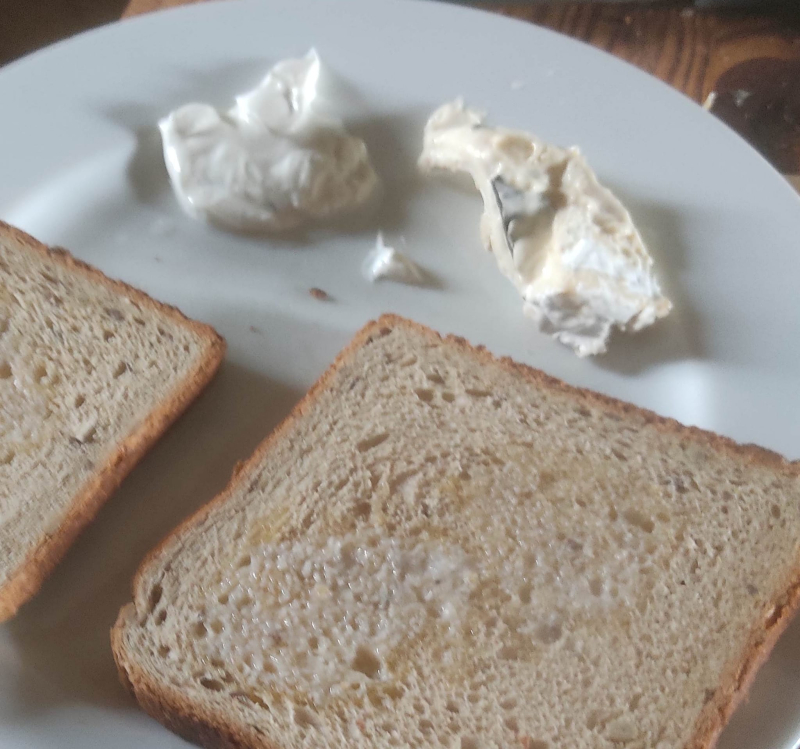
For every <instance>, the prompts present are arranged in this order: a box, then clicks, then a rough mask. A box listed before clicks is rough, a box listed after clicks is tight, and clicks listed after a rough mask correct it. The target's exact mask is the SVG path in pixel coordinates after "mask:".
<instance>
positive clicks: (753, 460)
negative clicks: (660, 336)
mask: <svg viewBox="0 0 800 749" xmlns="http://www.w3.org/2000/svg"><path fill="white" fill-rule="evenodd" d="M799 473H800V472H799V471H798V468H797V466H795V465H792V464H790V463H787V462H786V461H784V460H783V459H782V458H780V457H779V456H777V455H775V454H773V453H770V452H767V451H765V450H761V449H759V448H755V447H741V446H738V445H735V444H734V443H732V442H730V441H728V440H726V439H723V438H721V437H718V436H716V435H713V434H709V433H706V432H702V431H699V430H697V429H691V428H686V427H683V426H680V425H679V424H677V423H675V422H673V421H669V420H665V419H661V418H659V417H657V416H655V415H654V414H652V413H649V412H646V411H642V410H640V409H638V408H635V407H633V406H630V405H626V404H623V403H620V402H617V401H613V400H610V399H608V398H604V397H602V396H599V395H596V394H593V393H590V392H587V391H580V390H576V389H573V388H570V387H568V386H566V385H564V384H563V383H560V382H558V381H555V380H553V379H551V378H548V377H547V376H546V375H543V374H542V373H540V372H537V371H535V370H532V369H529V368H527V367H522V366H519V365H516V364H514V363H512V362H510V361H508V360H496V359H494V358H492V357H491V356H490V355H489V354H488V353H486V352H485V351H483V350H481V349H474V348H472V347H470V346H469V345H468V344H466V343H465V342H464V341H462V340H460V339H453V338H449V339H442V338H440V337H439V336H437V335H436V334H435V333H433V332H432V331H429V330H427V329H425V328H422V327H421V326H418V325H415V324H413V323H410V322H408V321H404V320H401V319H399V318H396V317H384V318H382V319H381V320H379V321H378V322H377V323H373V324H371V325H369V326H367V328H365V329H364V330H363V331H362V332H361V333H360V334H359V335H358V336H357V337H356V339H355V340H354V342H353V343H352V344H351V345H350V346H349V347H348V349H346V350H345V352H343V353H342V355H341V356H340V357H339V359H338V360H337V361H336V363H335V364H334V366H333V367H332V369H331V370H330V371H329V372H328V373H327V374H326V375H325V376H324V377H323V378H322V379H321V380H320V382H319V383H318V384H317V385H316V386H315V387H314V388H313V389H312V390H311V392H310V393H309V394H308V396H306V398H305V399H304V400H303V401H302V402H301V403H300V404H299V405H298V406H297V408H296V410H295V412H294V413H293V415H292V416H291V417H290V418H289V419H288V420H287V421H286V422H285V423H284V424H283V426H282V427H280V428H279V429H278V430H277V431H276V432H275V433H274V434H273V435H272V436H271V437H270V438H269V439H268V440H267V441H266V442H265V443H264V444H262V445H261V447H260V448H259V449H258V450H257V451H256V453H255V454H254V455H253V457H252V458H251V459H250V460H249V461H248V462H247V463H246V464H245V465H244V466H243V467H241V468H240V469H239V470H238V472H237V473H236V475H235V476H234V478H233V480H232V482H231V484H230V486H229V487H228V488H227V490H226V491H225V492H224V493H223V494H222V495H221V496H219V497H218V498H217V499H216V500H215V501H213V502H212V503H211V504H209V505H208V506H207V507H206V508H204V509H203V510H201V511H200V512H199V513H198V514H196V515H195V516H194V517H192V518H191V519H189V520H188V521H187V522H186V523H184V524H183V525H182V526H181V527H180V528H178V529H177V530H176V531H175V532H174V533H173V534H172V535H171V536H170V537H168V538H167V539H166V540H165V541H164V543H163V544H162V545H161V546H160V547H159V548H157V549H156V550H155V551H154V552H153V553H152V554H151V555H150V556H149V558H148V559H147V560H146V561H145V563H144V564H143V565H142V567H141V569H140V571H139V573H138V575H137V578H136V580H135V584H134V601H133V603H131V604H129V605H128V606H126V607H125V608H124V609H123V610H122V611H121V613H120V616H119V619H118V622H117V624H116V626H115V628H114V630H113V632H112V644H113V649H114V654H115V658H116V660H117V664H118V667H119V670H120V674H121V676H122V679H123V681H124V682H125V683H126V684H127V685H128V687H129V688H130V689H131V690H132V692H133V694H134V695H135V697H136V699H137V700H138V701H139V703H140V704H141V705H142V707H143V708H144V709H145V710H147V711H148V712H149V713H150V714H151V715H153V716H154V717H156V718H157V719H158V720H160V721H162V722H163V723H164V724H165V725H166V726H168V727H169V728H171V729H172V730H174V731H176V732H178V733H180V734H181V735H183V736H185V737H187V738H189V739H191V740H193V741H196V742H199V743H201V744H204V745H205V746H209V747H212V746H237V747H283V748H284V749H297V748H299V747H312V746H313V747H344V746H349V747H364V749H367V748H369V749H374V748H378V749H389V748H390V747H414V748H422V747H426V748H427V747H432V746H442V747H447V748H448V749H488V748H489V747H497V748H500V747H504V748H507V747H514V746H522V747H523V749H557V748H558V747H568V748H569V749H620V748H623V749H688V748H691V749H699V748H700V747H710V746H711V745H712V744H713V743H714V741H715V738H716V736H717V734H718V733H719V731H720V730H721V728H722V726H723V725H724V724H725V722H726V721H727V719H728V717H729V715H730V714H731V712H732V711H733V709H734V708H735V706H736V704H737V702H738V701H739V700H740V699H741V697H742V695H743V694H744V692H745V690H746V689H747V686H748V684H749V682H750V680H751V679H752V677H753V674H754V673H755V670H756V668H757V667H758V665H759V663H760V662H761V661H762V660H763V658H764V657H765V656H766V654H767V653H768V651H769V649H770V648H771V646H772V645H773V643H774V642H775V640H776V638H777V637H778V635H779V633H780V631H781V630H782V629H783V627H784V626H785V624H786V622H787V621H788V619H789V616H790V614H791V612H792V611H793V610H794V609H795V607H796V606H797V602H798V579H799V577H800V575H799V572H800V569H799V564H798V561H799V558H800V553H799V550H798V541H800V476H799V475H798V474H799Z"/></svg>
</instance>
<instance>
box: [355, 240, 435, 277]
mask: <svg viewBox="0 0 800 749" xmlns="http://www.w3.org/2000/svg"><path fill="white" fill-rule="evenodd" d="M361 270H362V272H363V274H364V278H366V279H367V281H370V282H371V283H374V282H375V281H379V280H380V279H382V278H386V279H389V280H390V281H397V282H399V283H407V284H412V285H422V284H424V283H425V274H424V273H423V271H422V269H421V268H420V267H419V266H418V265H417V264H416V263H415V262H414V261H413V260H411V258H409V257H407V256H406V255H404V254H403V253H402V252H400V251H398V250H396V249H395V248H394V247H388V246H387V245H386V244H385V242H384V241H383V234H381V233H380V232H379V233H378V238H377V240H376V241H375V249H374V250H371V251H370V252H369V254H368V255H367V256H366V257H365V258H364V264H363V265H362V268H361Z"/></svg>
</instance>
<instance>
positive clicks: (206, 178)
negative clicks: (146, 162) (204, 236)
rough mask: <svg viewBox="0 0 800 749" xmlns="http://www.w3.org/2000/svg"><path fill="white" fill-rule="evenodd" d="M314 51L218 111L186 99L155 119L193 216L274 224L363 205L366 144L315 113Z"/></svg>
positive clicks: (237, 225) (247, 227)
mask: <svg viewBox="0 0 800 749" xmlns="http://www.w3.org/2000/svg"><path fill="white" fill-rule="evenodd" d="M319 75H320V61H319V57H318V56H317V54H316V52H315V51H314V50H311V52H309V53H308V54H307V55H306V56H305V57H304V58H302V59H299V60H284V61H282V62H279V63H278V64H277V65H275V66H274V67H273V68H272V69H271V70H270V71H269V72H268V73H267V75H266V77H265V78H264V80H263V81H262V82H261V83H260V84H259V85H258V86H257V87H256V88H255V89H253V90H252V91H249V92H247V93H244V94H242V95H241V96H238V97H237V98H236V104H235V105H234V106H233V108H231V109H230V110H228V111H227V112H221V111H219V110H218V109H216V108H214V107H213V106H211V105H209V104H186V105H184V106H182V107H180V108H178V109H176V110H175V111H174V112H172V113H170V114H169V115H168V116H167V117H165V118H164V119H163V120H161V122H159V127H160V128H161V136H162V139H163V145H164V160H165V162H166V165H167V171H168V172H169V176H170V180H171V182H172V187H173V189H174V191H175V194H176V196H177V197H178V200H179V201H180V204H181V205H182V206H183V208H184V209H185V210H186V212H187V213H189V215H191V216H193V217H195V218H199V219H204V220H207V221H210V222H212V223H215V224H218V225H220V226H223V227H225V228H229V229H234V230H238V231H278V230H283V229H290V228H292V227H295V226H298V225H300V224H302V223H304V222H306V221H309V220H313V219H319V218H324V217H327V216H330V215H332V214H336V213H339V212H342V211H346V210H348V209H351V208H354V207H356V206H359V205H361V204H362V203H364V202H365V201H366V200H367V199H368V198H369V197H370V195H372V193H373V191H374V190H375V188H376V186H377V182H378V180H377V177H376V175H375V171H374V170H373V168H372V165H371V164H370V161H369V156H368V154H367V148H366V146H365V145H364V142H363V141H362V140H360V139H359V138H356V137H354V136H352V135H348V134H347V133H346V132H345V130H344V128H343V126H342V124H341V123H340V122H338V121H336V120H333V119H331V118H329V117H325V116H324V115H322V114H321V113H320V112H319V111H318V107H317V106H316V102H317V84H318V80H319Z"/></svg>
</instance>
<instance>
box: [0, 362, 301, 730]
mask: <svg viewBox="0 0 800 749" xmlns="http://www.w3.org/2000/svg"><path fill="white" fill-rule="evenodd" d="M300 395H301V393H299V392H297V391H295V390H293V389H292V388H290V387H287V386H286V385H284V384H282V383H279V382H274V381H270V380H269V379H267V378H265V377H264V376H262V375H260V374H256V373H254V372H251V371H248V370H246V369H243V368H242V367H240V366H237V365H236V364H232V363H229V362H226V363H224V364H223V367H222V370H221V371H220V373H219V375H218V377H217V378H216V379H215V381H214V382H213V383H212V384H211V386H210V387H209V388H208V390H207V391H206V393H205V394H204V395H203V396H201V398H200V399H199V400H198V402H197V403H195V404H194V406H193V407H192V408H191V409H190V410H189V411H188V412H187V414H186V415H185V416H184V418H182V419H181V420H179V421H178V423H177V424H176V425H175V426H174V427H173V428H172V429H171V430H170V431H169V433H168V434H167V435H165V437H164V438H163V439H162V440H161V441H160V442H159V444H158V445H157V446H156V447H155V448H154V449H153V450H152V451H151V452H150V453H149V455H148V456H147V457H146V458H145V459H144V460H143V461H142V462H141V463H140V464H139V466H138V467H137V468H136V469H135V470H134V471H133V472H132V473H131V474H130V476H129V477H128V479H127V480H126V481H125V482H124V483H123V485H122V487H121V488H120V489H119V490H118V491H117V492H116V494H114V495H113V496H112V497H111V498H110V499H109V501H108V503H107V504H106V506H105V507H104V508H103V509H102V510H101V512H100V514H99V516H98V518H97V520H96V522H95V523H94V524H93V525H92V526H91V527H89V528H88V529H87V530H86V531H85V532H84V534H83V535H82V536H81V537H80V539H79V540H78V541H77V543H76V544H75V545H74V546H73V548H72V549H71V550H70V551H69V553H68V554H67V556H66V558H65V559H64V560H63V562H62V564H61V565H60V566H59V567H58V568H57V569H56V571H55V573H54V574H53V575H52V577H51V578H50V579H49V580H48V581H47V582H46V583H45V585H44V586H43V588H42V590H41V592H40V593H39V595H38V596H37V597H36V598H34V599H33V600H32V601H31V602H30V603H29V604H27V605H26V606H25V607H23V609H22V610H21V611H20V613H19V614H18V616H17V617H16V618H15V619H13V620H11V621H10V622H9V623H8V624H6V625H4V628H5V629H6V630H7V632H8V634H10V636H11V639H12V640H13V644H14V646H15V647H16V650H17V653H18V654H19V656H20V659H21V665H20V672H19V683H18V687H17V695H16V696H17V699H18V700H19V704H18V705H17V709H16V710H15V711H14V714H15V715H18V716H21V717H23V718H24V719H30V718H31V716H35V715H37V714H40V713H42V712H46V711H48V710H49V709H52V708H54V707H56V706H57V705H59V704H61V703H63V702H88V703H93V704H99V705H103V706H106V707H114V706H116V707H124V706H125V705H129V704H130V700H129V698H128V697H127V696H126V694H125V692H124V690H123V689H122V687H121V686H120V684H119V682H118V680H117V674H116V669H115V666H114V662H113V658H112V655H111V647H110V644H109V630H110V628H111V626H112V625H113V623H114V621H115V620H116V617H117V613H118V611H119V609H120V607H121V606H122V605H123V604H124V603H126V602H127V601H129V600H130V599H131V581H132V578H133V574H134V572H135V570H136V568H137V567H138V565H139V563H140V562H141V561H142V559H143V557H144V555H145V554H146V553H147V552H148V551H149V550H150V549H151V548H152V547H153V546H155V544H156V543H158V542H159V541H160V540H161V539H162V538H163V537H164V536H165V535H166V534H167V533H169V532H170V531H171V530H172V529H173V528H174V527H175V526H176V525H177V524H178V523H179V522H180V521H181V520H182V519H183V518H185V517H186V516H187V515H189V514H190V513H192V512H193V511H194V510H196V509H198V508H199V507H200V506H201V505H203V504H204V503H205V502H207V501H208V500H209V499H211V497H212V496H214V495H215V494H216V493H217V492H219V491H220V490H221V489H222V488H223V487H224V486H225V484H226V483H227V481H228V479H229V478H230V475H231V471H232V468H233V465H234V464H235V462H236V461H237V460H240V459H242V458H245V457H247V456H248V455H249V454H250V453H251V452H252V451H253V449H254V448H255V446H256V445H257V444H258V443H259V442H260V441H261V440H262V439H263V438H264V437H265V436H266V435H267V434H268V433H269V432H270V431H271V430H272V428H273V427H275V426H276V425H277V424H278V423H279V422H280V421H281V420H282V419H283V418H284V417H285V416H286V415H287V414H288V412H289V411H290V409H291V407H292V406H293V405H294V403H295V402H296V401H297V400H298V399H299V397H300ZM0 743H2V742H0Z"/></svg>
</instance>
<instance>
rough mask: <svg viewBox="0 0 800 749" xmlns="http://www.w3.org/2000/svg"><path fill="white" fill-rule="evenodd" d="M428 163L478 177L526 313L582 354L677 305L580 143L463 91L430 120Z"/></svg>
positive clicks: (490, 231) (499, 255)
mask: <svg viewBox="0 0 800 749" xmlns="http://www.w3.org/2000/svg"><path fill="white" fill-rule="evenodd" d="M419 165H420V168H421V169H422V170H423V171H428V172H430V171H434V170H447V171H451V172H466V173H468V174H470V175H471V176H472V179H473V180H474V182H475V186H476V187H477V188H478V190H479V191H480V193H481V196H482V197H483V203H484V213H483V216H482V217H481V237H482V239H483V242H484V244H485V246H486V248H487V249H488V250H490V251H491V252H492V253H493V254H494V256H495V258H496V259H497V263H498V265H499V267H500V270H501V271H502V272H503V273H504V274H505V275H506V276H507V277H508V278H509V279H510V280H511V281H512V282H513V283H514V285H515V286H516V287H517V290H518V291H519V293H520V294H521V295H522V298H523V308H524V312H525V313H526V314H527V315H529V316H530V317H532V318H533V319H534V320H535V321H536V322H537V323H538V325H539V327H540V328H541V330H543V331H544V332H545V333H548V334H550V335H552V336H553V337H554V338H556V339H557V340H559V341H560V342H561V343H564V344H566V345H568V346H571V347H572V348H573V350H574V351H575V353H576V354H578V356H588V355H592V354H600V353H603V352H605V351H606V347H607V343H608V339H609V336H610V334H611V331H612V329H613V328H618V329H620V330H623V331H636V330H641V329H642V328H644V327H647V326H648V325H651V324H652V323H654V322H655V321H656V320H657V319H658V318H660V317H664V316H665V315H667V314H668V313H669V311H670V310H671V309H672V304H671V302H670V301H669V300H668V299H667V298H666V297H665V296H664V295H663V294H662V293H661V289H660V287H659V285H658V282H657V281H656V278H655V275H654V273H653V260H652V258H651V257H650V255H649V253H648V252H647V249H646V247H645V245H644V242H643V241H642V238H641V236H640V234H639V232H638V231H637V229H636V227H635V226H634V224H633V220H632V219H631V216H630V214H629V213H628V211H627V210H626V209H625V207H624V206H623V205H622V203H621V202H620V201H619V200H618V199H617V198H616V196H615V195H614V194H613V193H612V192H611V191H610V190H608V189H607V188H605V187H603V186H602V185H601V184H600V183H599V182H598V180H597V177H596V176H595V174H594V172H593V171H592V170H591V168H590V167H589V165H588V164H587V163H586V160H585V159H584V158H583V156H582V155H581V153H580V151H578V149H576V148H569V149H564V148H559V147H557V146H553V145H549V144H547V143H544V142H543V141H541V140H539V139H538V138H537V137H536V136H534V135H530V134H528V133H524V132H520V131H516V130H509V129H505V128H499V127H498V128H495V127H488V126H486V125H485V124H484V115H483V114H481V113H480V112H477V111H475V110H473V109H469V108H467V107H465V106H464V103H463V102H462V101H461V100H456V101H454V102H451V103H448V104H444V105H443V106H441V107H440V108H439V109H437V110H436V111H435V112H434V113H433V115H432V116H431V117H430V119H429V120H428V123H427V124H426V126H425V132H424V138H423V149H422V155H421V156H420V159H419Z"/></svg>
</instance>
